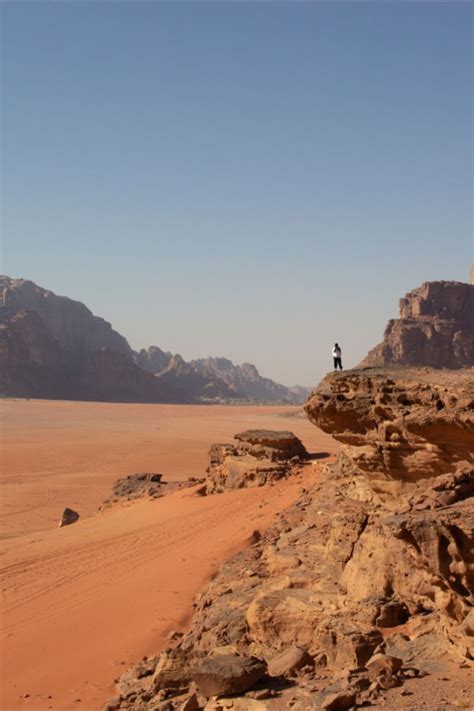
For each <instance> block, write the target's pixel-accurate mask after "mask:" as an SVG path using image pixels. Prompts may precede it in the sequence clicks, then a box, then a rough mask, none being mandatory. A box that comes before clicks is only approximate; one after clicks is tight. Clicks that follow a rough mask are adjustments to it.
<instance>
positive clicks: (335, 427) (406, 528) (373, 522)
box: [120, 368, 474, 711]
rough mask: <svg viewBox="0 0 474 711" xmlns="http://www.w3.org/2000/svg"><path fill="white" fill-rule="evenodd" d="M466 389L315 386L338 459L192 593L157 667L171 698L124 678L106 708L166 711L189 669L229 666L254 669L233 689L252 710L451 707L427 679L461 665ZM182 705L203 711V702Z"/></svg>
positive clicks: (467, 617)
mask: <svg viewBox="0 0 474 711" xmlns="http://www.w3.org/2000/svg"><path fill="white" fill-rule="evenodd" d="M472 376H473V371H472V370H471V371H454V372H451V373H440V372H439V371H430V370H427V369H413V370H409V371H405V372H403V371H402V370H401V369H398V368H395V369H393V370H380V371H376V370H372V369H370V370H360V371H349V372H343V373H337V374H333V375H330V376H328V377H327V378H326V379H325V380H324V381H323V382H322V383H321V385H320V386H319V387H318V388H317V389H316V390H315V392H314V393H313V394H312V396H311V397H310V399H309V400H308V402H307V405H306V410H307V413H308V416H309V417H310V419H311V421H313V422H314V423H315V424H317V425H318V426H319V427H321V428H322V429H324V430H325V431H326V432H331V433H333V434H334V436H335V437H336V438H337V439H339V440H340V441H341V442H342V444H343V447H342V451H341V453H340V455H339V456H338V459H337V461H335V462H331V463H330V464H328V465H327V466H326V467H325V469H324V471H322V472H321V477H320V479H319V481H318V482H317V483H316V484H314V485H313V486H311V487H310V488H308V489H303V490H302V493H301V496H300V498H299V500H298V501H297V502H296V504H295V505H294V506H293V507H291V508H290V509H288V510H287V511H286V512H284V513H283V514H282V516H281V518H280V520H279V522H278V523H277V524H276V525H275V526H273V527H272V528H271V529H270V530H269V531H268V532H266V533H265V534H264V535H263V536H261V537H260V538H259V537H256V538H255V540H254V541H253V543H252V545H251V546H250V547H249V548H248V549H246V550H244V551H242V552H241V553H239V554H238V555H236V556H234V557H233V558H232V559H231V560H229V561H228V562H227V563H226V564H224V566H222V568H221V569H220V571H219V573H218V574H217V576H216V577H215V578H214V579H213V580H212V582H211V583H210V584H209V586H208V588H207V589H206V590H205V591H203V593H202V594H200V595H199V596H198V598H197V599H196V611H195V616H194V619H193V623H192V626H191V629H190V631H189V632H188V633H187V634H185V635H184V636H183V637H182V638H180V639H179V640H177V642H176V644H175V646H174V647H172V648H170V649H168V650H167V651H166V652H164V653H163V654H162V655H161V656H160V657H159V661H158V666H157V670H158V669H159V667H160V664H161V669H162V670H164V669H167V670H169V674H170V677H169V678H170V679H171V678H176V677H178V678H180V679H181V680H182V681H181V684H180V686H179V688H178V689H177V691H175V692H171V686H170V685H172V681H163V679H164V677H163V674H162V676H161V679H162V681H161V682H160V684H161V686H160V693H163V694H168V698H166V699H164V697H161V700H160V698H158V696H157V695H156V694H157V687H155V691H152V692H151V696H149V695H148V694H150V691H149V688H148V691H147V690H146V689H145V687H144V686H140V684H139V680H137V685H136V686H135V687H134V694H133V696H126V695H122V696H121V697H120V708H125V709H134V711H142V709H143V710H144V709H148V708H157V707H156V706H154V705H153V704H157V703H158V702H159V703H163V704H164V703H165V701H166V703H167V704H168V706H167V707H166V708H170V709H171V708H179V705H180V704H181V703H183V700H184V699H185V698H187V697H186V694H191V693H193V687H192V683H193V674H194V671H195V670H196V669H197V668H199V667H200V666H202V664H203V660H209V659H216V658H217V659H218V660H219V664H218V665H221V666H222V665H224V666H225V665H226V664H229V667H230V668H232V666H233V664H234V662H231V661H230V660H231V659H232V658H234V659H243V660H247V659H250V658H257V659H259V660H260V661H261V663H262V664H265V665H267V670H268V671H267V676H266V677H262V678H260V680H259V681H256V682H255V684H254V686H253V688H252V689H251V690H250V691H248V692H246V695H245V697H244V698H245V703H248V704H249V708H250V707H251V704H252V703H253V702H252V701H251V699H256V698H258V699H260V700H261V699H265V700H264V701H263V702H262V701H259V703H263V708H267V709H270V711H271V710H272V709H275V711H276V710H277V709H280V708H283V707H285V706H286V705H287V704H289V705H291V706H292V707H293V708H294V709H296V711H306V709H315V711H316V710H317V709H322V708H324V709H338V708H351V707H353V706H354V705H361V704H364V705H368V706H372V707H373V708H375V709H377V708H380V706H379V704H380V703H381V704H383V707H384V709H390V711H394V710H395V709H397V710H398V709H402V708H410V709H413V710H415V709H419V708H422V707H424V708H429V709H430V710H431V711H434V710H435V709H436V710H438V709H439V711H448V709H453V710H454V709H455V708H456V705H454V704H455V703H457V702H456V700H455V698H454V697H453V698H452V699H446V697H445V696H443V695H442V694H443V692H441V691H439V689H440V681H439V679H440V678H441V675H443V674H444V675H446V670H448V669H449V670H451V671H450V675H451V672H452V670H455V674H456V678H457V680H458V681H459V680H460V679H461V680H463V683H464V688H467V687H466V686H465V685H466V684H467V683H469V682H468V679H469V674H470V673H472V666H473V664H474V661H473V660H474V645H473V641H474V636H473V628H474V623H473V621H472V620H473V609H474V608H473V605H474V576H473V571H474V497H473V489H474V487H473V482H474V472H473V459H472V456H473V451H474V447H473V444H474V442H473V435H474V423H473V408H474V384H473V377H472ZM283 439H285V438H283ZM237 442H238V444H237V445H228V447H234V448H235V447H237V448H240V447H243V450H242V454H241V455H240V456H242V457H244V458H245V457H246V456H248V448H253V447H257V448H261V449H262V450H265V449H266V447H267V445H268V444H269V440H268V438H267V436H266V435H265V434H264V433H260V434H258V435H255V433H251V434H249V433H243V435H240V439H238V440H237ZM272 449H273V450H277V447H272ZM219 456H220V455H219ZM227 456H230V457H231V458H237V459H238V456H239V455H236V454H235V453H233V452H230V453H228V454H225V456H224V457H223V461H224V462H225V459H226V457H227ZM273 456H275V459H274V460H273V461H274V462H275V463H277V464H278V463H279V462H280V461H281V460H280V459H279V458H278V454H276V455H275V454H274V455H273ZM231 461H232V459H231ZM217 466H218V467H219V466H222V463H221V464H219V463H217ZM211 469H212V464H211ZM206 663H207V662H206ZM239 663H240V662H237V664H239ZM270 672H271V673H270ZM275 674H277V675H279V676H275ZM425 677H426V679H427V681H426V683H425V681H424V679H425ZM443 678H444V677H443ZM167 684H168V686H167ZM441 686H442V685H441ZM406 687H408V688H406ZM175 688H176V687H175ZM454 688H457V686H454ZM471 688H472V687H471ZM167 689H168V690H169V691H167ZM422 690H424V691H422ZM171 693H177V696H172V695H170V694H171ZM223 693H226V692H223ZM423 694H424V696H423ZM420 695H421V696H420ZM196 700H197V703H198V705H199V708H205V709H207V710H208V711H211V708H213V709H214V708H215V704H216V702H215V700H211V701H208V699H207V696H206V695H205V694H202V693H201V694H200V695H198V696H197V697H196ZM243 700H244V699H242V701H243ZM213 704H214V705H213ZM282 704H283V705H282ZM233 706H234V708H235V709H237V708H240V706H239V704H238V703H237V702H235V701H232V700H227V699H223V700H222V706H221V707H222V708H224V707H225V708H232V707H233ZM244 707H245V706H244ZM160 708H165V707H164V706H162V707H160Z"/></svg>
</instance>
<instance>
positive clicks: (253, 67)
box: [1, 2, 473, 386]
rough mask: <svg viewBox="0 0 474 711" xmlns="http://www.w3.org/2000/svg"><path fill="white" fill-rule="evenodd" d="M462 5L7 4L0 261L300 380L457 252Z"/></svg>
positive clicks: (147, 335) (464, 84) (454, 271)
mask: <svg viewBox="0 0 474 711" xmlns="http://www.w3.org/2000/svg"><path fill="white" fill-rule="evenodd" d="M472 14H473V8H472V5H471V4H470V3H450V2H440V3H380V4H376V3H296V4H294V3H242V4H240V3H214V4H213V3H194V2H190V3H187V2H183V3H129V4H127V3H93V2H81V3H54V2H52V3H48V2H44V3H35V2H22V3H16V4H15V3H4V4H3V5H2V7H1V17H2V36H3V41H2V65H3V70H2V106H3V110H2V130H1V135H2V176H1V178H2V203H3V215H2V252H3V256H2V269H1V271H2V272H3V273H5V274H8V275H9V276H11V277H13V278H24V279H30V280H31V281H34V282H35V283H37V284H38V285H39V286H41V287H43V288H46V289H50V290H51V291H54V292H55V293H57V294H59V295H63V296H68V297H70V298H72V299H76V300H78V301H82V302H83V303H84V304H86V306H87V307H88V308H90V309H91V311H92V312H93V313H94V314H96V315H98V316H101V317H103V318H105V319H106V320H107V321H109V322H111V324H112V326H113V328H114V329H115V330H117V331H119V332H120V333H121V334H122V335H124V336H125V337H126V338H127V340H128V341H129V342H130V344H131V346H132V348H134V349H137V350H139V349H140V348H142V347H148V346H149V345H157V346H159V347H160V348H162V349H163V350H169V351H171V352H173V353H180V354H181V355H182V356H183V358H184V359H185V360H191V359H194V358H200V357H207V356H209V355H212V356H224V357H227V358H230V359H231V360H232V361H233V362H234V363H238V364H240V363H243V362H251V363H254V364H255V365H256V366H257V368H258V369H259V371H260V373H261V374H262V375H264V376H266V377H270V378H272V379H274V380H276V381H277V382H281V383H284V384H286V385H294V384H300V385H307V386H311V385H314V384H315V383H316V382H317V381H318V380H319V379H320V378H321V376H322V375H323V374H324V373H325V372H327V371H328V370H330V369H331V347H332V344H333V343H334V342H335V341H338V342H339V343H340V344H341V345H342V348H343V362H344V365H345V366H346V367H351V366H354V365H356V364H357V363H358V362H359V361H360V360H361V359H362V358H363V357H364V355H365V354H366V353H367V351H368V350H369V349H370V348H372V347H373V346H374V345H375V344H376V343H378V342H379V341H380V340H381V338H382V334H383V330H384V328H385V325H386V323H387V321H388V319H389V318H394V317H397V316H398V300H399V298H400V297H401V296H403V295H404V294H405V293H406V292H408V291H410V290H411V289H413V288H416V287H417V286H419V285H420V284H421V283H422V282H424V281H432V280H440V279H447V280H456V281H468V278H469V268H470V264H471V261H472V250H473V243H472V188H473V180H472Z"/></svg>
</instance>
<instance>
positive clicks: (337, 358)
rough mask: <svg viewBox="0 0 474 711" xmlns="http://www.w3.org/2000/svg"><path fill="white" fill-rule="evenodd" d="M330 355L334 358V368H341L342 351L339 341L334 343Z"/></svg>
mask: <svg viewBox="0 0 474 711" xmlns="http://www.w3.org/2000/svg"><path fill="white" fill-rule="evenodd" d="M332 357H333V360H334V370H337V369H338V368H339V370H342V351H341V348H340V346H339V343H335V344H334V348H333V349H332Z"/></svg>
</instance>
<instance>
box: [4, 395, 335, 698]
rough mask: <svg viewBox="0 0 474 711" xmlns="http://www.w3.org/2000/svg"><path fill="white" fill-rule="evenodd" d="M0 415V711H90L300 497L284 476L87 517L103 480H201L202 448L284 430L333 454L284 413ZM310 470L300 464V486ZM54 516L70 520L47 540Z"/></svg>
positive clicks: (84, 409) (51, 408) (22, 405)
mask: <svg viewBox="0 0 474 711" xmlns="http://www.w3.org/2000/svg"><path fill="white" fill-rule="evenodd" d="M1 407H2V411H3V412H2V419H3V424H2V479H1V484H2V490H1V494H2V495H1V521H2V536H3V542H2V551H1V570H0V577H1V581H2V610H1V623H2V647H1V654H2V659H1V662H2V685H1V686H2V688H1V692H2V693H1V698H0V706H1V708H2V710H3V711H7V710H8V709H18V708H21V709H28V711H31V710H33V709H38V710H40V709H41V710H43V709H53V710H54V711H56V710H58V709H83V710H84V709H87V710H89V709H91V710H92V709H100V708H101V706H102V704H103V702H104V700H105V699H106V698H107V697H108V696H111V695H113V693H114V690H113V679H114V677H116V676H118V675H119V674H120V673H121V672H122V671H123V670H124V669H126V668H127V666H129V665H131V664H132V663H134V662H136V661H138V660H139V659H140V658H141V657H142V656H143V655H145V654H148V655H150V654H152V653H154V652H155V651H157V649H159V647H160V646H162V645H163V643H164V641H165V638H166V635H167V633H168V632H169V630H170V629H172V628H174V629H176V628H180V627H183V626H185V625H186V623H187V622H188V620H189V618H190V615H191V613H192V607H191V605H192V599H193V597H194V595H195V594H196V593H197V592H198V591H199V590H200V589H201V588H202V587H203V585H204V584H205V582H206V580H208V579H209V578H210V577H211V576H212V574H213V573H214V572H215V570H216V569H217V567H218V566H219V565H220V563H221V562H222V561H223V560H225V558H226V557H228V556H229V555H230V554H231V553H232V552H233V551H235V550H237V549H238V548H240V547H242V546H243V545H245V543H246V539H247V538H248V537H249V535H250V534H251V532H252V531H253V530H254V529H255V528H258V529H260V530H261V529H263V528H264V527H266V526H268V525H269V523H270V522H271V521H272V519H273V518H274V516H275V514H276V513H277V512H278V511H280V510H281V509H283V508H285V507H286V506H288V505H289V504H290V503H291V502H292V501H294V500H295V499H296V498H297V496H298V493H299V490H300V488H301V485H302V480H301V478H293V479H290V480H288V481H286V482H282V483H280V484H279V485H277V486H274V487H268V488H267V487H264V488H259V489H245V490H240V491H235V492H229V493H226V494H220V495H216V496H210V497H204V498H202V497H199V496H196V495H195V494H194V490H192V489H187V490H183V491H180V492H176V493H174V494H172V495H170V496H168V497H165V498H163V499H159V500H156V501H141V502H137V503H134V504H127V505H121V506H117V507H115V508H114V509H111V510H108V511H106V512H104V513H100V514H97V515H95V516H92V515H91V514H92V513H93V512H94V511H95V510H96V509H97V508H98V506H99V505H100V503H101V502H102V501H103V499H104V498H105V497H106V496H107V495H108V493H109V492H110V488H111V485H112V483H113V482H114V481H115V479H117V478H119V477H120V476H123V475H125V474H130V473H135V472H144V471H153V472H161V473H163V474H164V475H165V477H166V478H168V479H180V478H185V477H187V476H190V475H197V476H199V475H203V473H204V470H205V466H206V463H207V450H208V448H209V446H210V444H211V443H212V442H216V441H229V440H230V439H231V437H232V435H233V434H234V433H235V432H238V431H240V430H244V429H247V428H249V427H264V428H274V429H290V430H292V431H294V432H295V433H296V434H297V435H298V436H299V437H301V439H302V440H303V442H304V443H305V445H306V447H307V448H308V449H309V450H310V451H313V452H316V451H327V452H334V451H335V450H336V449H337V445H336V443H335V442H334V441H333V440H332V439H331V438H330V437H328V436H326V435H324V434H323V433H321V432H319V431H318V430H317V429H316V428H315V427H313V426H312V425H311V424H310V423H309V422H307V421H306V420H303V419H300V418H282V417H279V416H278V414H279V413H281V412H283V411H287V412H290V411H291V408H282V407H257V406H254V407H250V406H247V407H224V406H172V405H117V404H97V403H70V402H46V401H33V400H32V401H20V400H18V401H11V400H10V401H4V402H2V404H1ZM157 428H159V429H157ZM315 471H316V470H315V469H314V470H313V467H312V466H311V465H310V466H308V467H307V470H306V472H305V474H304V479H305V480H306V479H312V478H313V477H314V476H315ZM65 506H70V507H72V508H74V509H76V510H78V511H79V513H80V514H81V519H80V521H79V522H78V523H76V524H74V525H73V526H70V527H68V528H64V529H58V528H57V527H56V526H57V522H58V519H59V517H60V514H61V512H62V509H63V508H64V507H65ZM25 695H28V696H26V698H24V697H25ZM49 697H51V698H49ZM79 699H80V700H79Z"/></svg>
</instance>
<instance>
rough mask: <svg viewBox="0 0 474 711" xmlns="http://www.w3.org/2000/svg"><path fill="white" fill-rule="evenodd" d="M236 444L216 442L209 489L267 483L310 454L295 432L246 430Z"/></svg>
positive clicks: (207, 485)
mask: <svg viewBox="0 0 474 711" xmlns="http://www.w3.org/2000/svg"><path fill="white" fill-rule="evenodd" d="M234 439H235V440H236V441H235V443H233V444H214V445H213V446H212V447H211V449H210V451H209V467H208V469H207V479H206V482H207V483H206V487H207V493H210V494H213V493H217V492H220V491H224V490H225V489H241V488H243V487H247V486H263V485H264V484H271V483H273V482H275V481H278V479H283V478H284V477H286V476H288V475H289V474H291V472H292V470H293V469H294V468H295V467H297V466H298V464H300V463H301V462H302V461H303V460H304V459H306V458H307V457H308V452H307V451H306V449H305V447H304V446H303V444H302V442H301V441H300V440H299V439H298V437H296V436H295V435H294V434H293V432H287V431H279V430H276V431H275V430H246V431H245V432H240V433H239V434H236V435H235V437H234Z"/></svg>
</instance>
